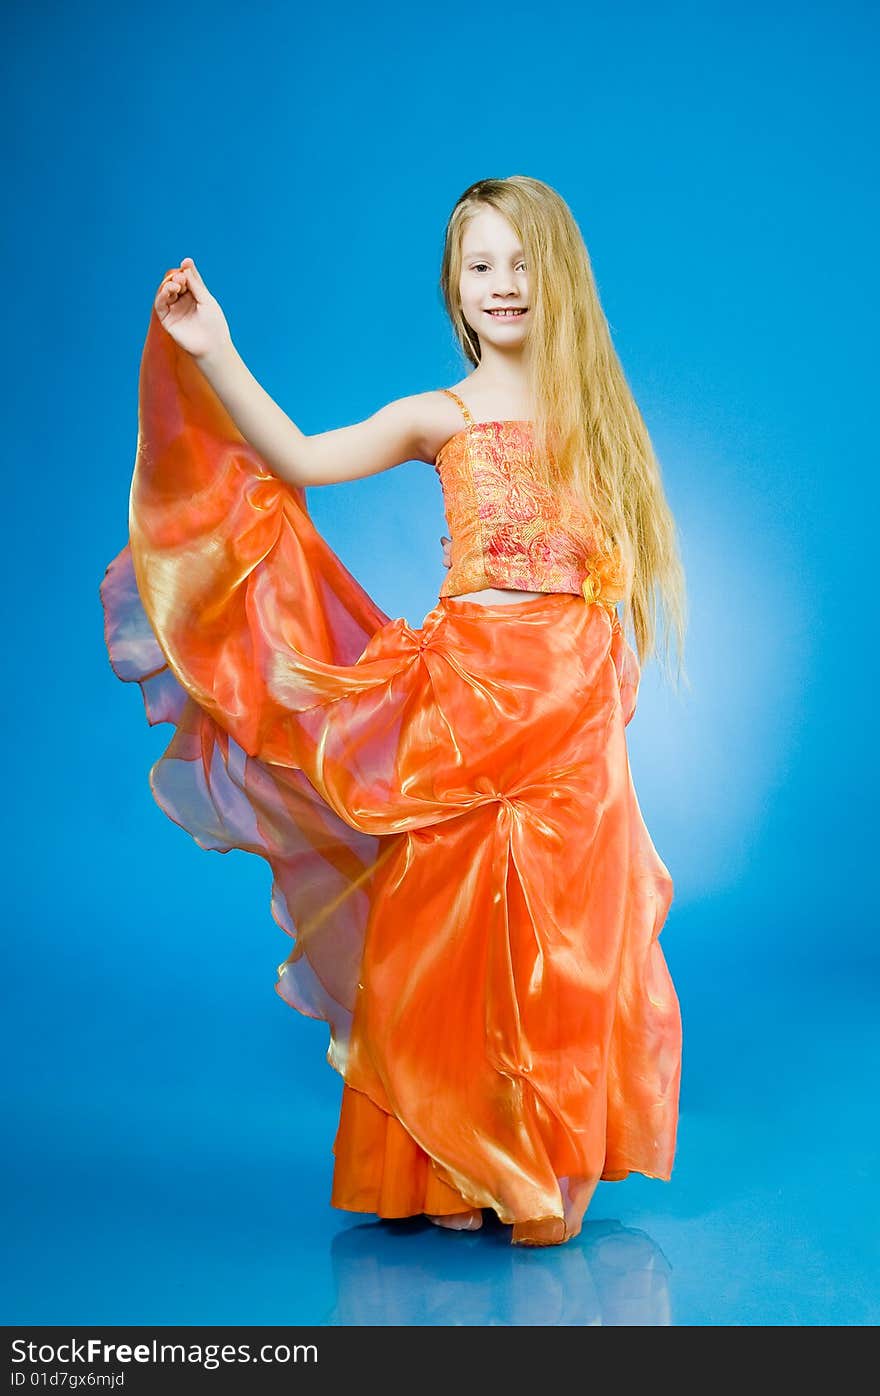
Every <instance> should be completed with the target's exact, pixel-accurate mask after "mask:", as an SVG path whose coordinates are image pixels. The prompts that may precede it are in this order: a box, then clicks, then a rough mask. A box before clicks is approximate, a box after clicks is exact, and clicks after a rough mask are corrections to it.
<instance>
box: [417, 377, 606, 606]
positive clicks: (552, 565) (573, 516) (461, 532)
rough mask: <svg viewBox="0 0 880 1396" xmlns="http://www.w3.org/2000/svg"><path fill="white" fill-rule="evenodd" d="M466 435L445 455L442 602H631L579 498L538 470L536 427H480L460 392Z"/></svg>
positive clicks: (440, 460)
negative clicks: (573, 597) (553, 595)
mask: <svg viewBox="0 0 880 1396" xmlns="http://www.w3.org/2000/svg"><path fill="white" fill-rule="evenodd" d="M441 391H442V392H444V393H446V394H447V395H448V396H449V397H451V398H452V399H453V400H454V401H455V402H457V403H458V405H459V407H460V408H461V411H462V413H463V415H464V420H465V425H464V428H463V429H462V430H461V431H459V432H456V433H455V435H454V436H451V437H450V438H449V440H448V441H447V442H446V443H445V444H444V445H443V446H442V447H441V449H440V451H439V452H438V454H437V458H436V461H435V463H434V468H435V470H436V471H437V474H438V476H439V478H440V484H441V488H442V490H443V503H444V509H445V513H446V522H447V524H448V526H449V534H450V538H451V540H452V566H451V567H450V568H449V571H448V572H447V575H446V577H445V578H444V581H443V584H442V586H441V588H440V595H441V596H458V595H460V594H461V593H462V592H468V591H482V590H483V589H484V588H485V587H498V588H501V589H507V590H510V589H514V590H518V591H570V592H575V593H582V594H583V596H584V598H585V600H587V601H598V602H600V603H601V604H602V605H605V606H607V607H608V608H609V609H613V607H614V605H615V603H616V602H617V601H619V600H620V599H621V598H622V597H623V595H624V576H623V569H622V567H621V566H620V564H619V558H618V557H617V555H615V557H614V558H613V559H608V558H605V557H602V558H600V557H599V556H598V555H597V554H596V553H595V552H594V551H593V549H592V546H591V538H592V530H591V528H590V520H589V518H588V517H587V515H586V513H585V511H584V509H583V507H582V506H581V504H580V502H579V501H578V500H577V499H576V498H575V496H574V495H563V496H560V495H559V494H558V493H557V492H556V491H551V490H549V489H548V488H547V486H546V484H545V483H544V482H543V480H542V479H541V478H540V476H539V475H538V473H537V472H536V470H535V469H534V454H533V451H532V431H531V428H532V423H531V422H528V421H515V420H510V421H495V422H475V421H474V420H473V418H472V416H471V414H470V411H469V410H468V408H467V407H466V406H465V404H464V403H463V402H462V400H461V398H460V397H459V396H458V394H457V393H454V392H453V391H452V389H451V388H443V389H441Z"/></svg>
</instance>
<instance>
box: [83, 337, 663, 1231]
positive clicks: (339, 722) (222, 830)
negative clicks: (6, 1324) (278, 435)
mask: <svg viewBox="0 0 880 1396" xmlns="http://www.w3.org/2000/svg"><path fill="white" fill-rule="evenodd" d="M101 599H102V602H103V605H104V612H105V638H106V642H107V647H108V651H109V655H110V660H111V663H112V665H113V668H114V671H115V672H116V674H117V675H118V677H119V678H120V679H122V680H124V681H127V682H137V683H138V684H139V685H140V688H141V691H142V694H143V698H144V703H145V707H146V713H147V718H148V720H149V722H150V723H151V724H152V723H159V722H168V723H171V724H172V725H173V727H174V729H175V730H174V735H173V737H172V739H171V741H170V743H169V745H168V748H167V750H166V751H165V752H164V753H163V755H162V756H161V757H160V758H159V760H158V761H157V762H156V763H155V765H154V766H153V768H152V770H151V772H150V783H151V789H152V791H153V794H154V796H155V799H156V800H157V802H158V804H159V805H160V806H161V808H162V809H163V810H164V811H165V812H166V813H167V814H168V815H169V817H170V818H171V819H173V820H175V821H176V822H177V823H178V824H180V825H181V826H182V827H183V828H184V829H186V830H187V831H188V832H189V833H190V834H191V835H192V836H193V838H194V839H195V840H196V841H197V842H198V843H199V844H200V846H201V847H203V848H206V849H214V850H218V851H220V852H225V851H227V850H229V849H231V848H238V849H244V850H246V851H249V852H251V853H255V854H257V855H258V856H260V857H263V858H265V859H266V860H267V862H268V863H269V865H270V867H271V870H272V874H273V882H272V903H271V909H272V913H273V915H274V916H275V918H276V920H277V921H278V923H279V925H280V926H281V927H282V928H283V929H284V930H285V931H286V932H287V933H288V935H289V936H290V937H291V938H292V939H293V947H292V950H291V953H290V955H289V957H288V959H287V960H286V961H285V962H284V963H283V964H282V965H280V966H279V975H278V979H277V982H276V989H277V991H278V993H279V994H280V995H281V997H282V998H283V999H285V1001H286V1002H287V1003H289V1004H290V1005H291V1006H292V1007H294V1008H296V1009H297V1010H298V1011H299V1012H301V1013H304V1014H306V1015H308V1016H311V1017H314V1018H319V1019H323V1020H326V1022H327V1023H328V1024H329V1029H330V1042H329V1047H328V1052H327V1056H328V1060H329V1061H330V1062H331V1064H332V1065H333V1066H334V1067H335V1068H336V1070H337V1071H338V1072H339V1073H340V1075H341V1077H342V1079H343V1081H344V1083H345V1084H344V1090H343V1103H342V1113H341V1116H340V1123H339V1131H338V1133H337V1137H336V1141H335V1144H334V1150H335V1154H336V1162H335V1172H334V1180H333V1194H332V1199H331V1200H332V1201H333V1203H334V1205H337V1206H340V1207H344V1208H346V1209H351V1210H355V1211H369V1212H374V1213H377V1214H379V1215H383V1216H403V1215H408V1214H411V1213H414V1212H419V1211H423V1210H425V1211H432V1212H452V1211H456V1210H461V1208H462V1207H463V1206H467V1207H471V1206H475V1207H491V1208H494V1210H495V1212H496V1213H497V1215H498V1216H499V1218H500V1219H501V1220H502V1221H505V1222H524V1221H529V1220H535V1219H541V1218H564V1219H565V1221H566V1223H567V1224H568V1225H572V1223H576V1222H577V1221H578V1220H579V1219H580V1217H582V1215H583V1211H584V1209H585V1208H586V1206H587V1205H588V1203H589V1199H590V1197H591V1195H592V1193H593V1191H594V1190H595V1187H596V1184H597V1182H598V1181H599V1179H600V1178H605V1179H618V1178H622V1177H624V1176H626V1174H627V1173H629V1172H631V1171H637V1172H641V1173H644V1174H648V1175H650V1176H653V1177H657V1178H669V1176H670V1174H671V1169H672V1163H673V1155H674V1150H675V1136H676V1125H677V1112H678V1091H679V1078H680V1067H681V1023H680V1015H679V1007H678V1001H677V998H676V995H675V991H674V988H673V985H672V981H671V978H670V975H669V972H668V969H667V966H666V962H665V959H664V956H663V953H662V951H661V948H660V945H659V943H658V937H659V934H660V931H661V929H662V926H663V923H664V921H665V918H666V914H667V911H668V908H669V905H670V901H671V898H672V882H671V879H670V876H669V873H668V871H667V869H666V867H665V866H664V864H663V862H662V861H661V859H660V857H659V855H658V854H657V852H656V850H655V849H654V847H653V844H652V842H651V839H650V837H649V835H648V831H647V829H646V827H645V824H644V822H643V819H642V816H641V813H640V810H639V806H638V802H637V799H636V795H635V791H634V789H633V785H632V780H631V775H630V769H629V763H628V758H627V751H626V740H625V731H624V729H625V726H626V724H627V723H628V722H629V720H630V719H631V717H632V714H633V711H634V709H635V704H636V696H637V691H638V684H639V668H638V663H637V659H636V656H635V654H634V652H633V651H632V649H631V648H630V646H629V645H628V643H627V642H626V640H625V639H624V636H623V634H622V631H621V627H620V624H619V621H618V618H617V616H616V615H614V614H613V613H611V612H609V610H608V609H607V608H606V607H604V606H602V605H599V604H595V603H592V604H590V603H588V602H587V601H585V599H584V596H583V595H575V594H572V593H568V592H549V593H547V594H546V595H545V596H541V597H539V598H538V599H528V600H526V601H524V602H516V603H509V604H496V605H488V606H484V605H482V604H480V603H478V602H474V601H468V600H465V599H463V598H458V597H452V596H446V597H440V598H438V602H437V605H436V606H435V607H434V609H433V610H431V611H430V612H429V614H428V615H427V616H426V617H425V619H424V621H423V624H422V625H421V626H419V627H412V626H410V625H409V624H408V623H407V622H406V621H405V620H404V619H390V618H389V617H387V616H386V615H384V614H383V612H382V611H381V610H380V609H379V607H378V606H377V605H376V604H375V602H373V601H372V600H371V599H370V597H369V596H368V595H367V593H366V592H365V591H364V589H363V588H362V587H361V586H360V585H359V584H358V583H357V581H356V580H355V579H354V577H352V576H351V574H350V573H349V572H348V571H347V570H346V569H345V567H344V566H343V564H342V562H341V561H340V560H339V558H338V557H337V556H336V555H335V554H334V553H333V552H332V550H331V549H330V548H329V546H328V545H327V543H326V542H325V541H324V540H323V539H322V538H321V536H320V535H319V534H318V533H317V531H316V530H315V528H314V526H313V524H312V522H311V520H310V519H309V516H308V513H307V510H306V505H305V499H304V494H303V492H302V491H301V490H297V489H294V488H291V487H289V486H287V485H285V484H284V483H283V482H281V481H280V480H279V479H278V478H277V477H275V476H274V475H273V474H272V473H271V472H270V471H269V469H268V468H267V467H266V465H265V464H264V463H263V462H262V461H261V460H260V458H259V456H258V455H257V454H256V453H255V451H254V450H253V449H252V448H251V447H250V446H249V445H248V444H247V443H246V442H245V441H244V440H243V438H242V437H241V435H240V434H239V432H238V431H237V429H236V427H235V425H234V423H233V422H232V420H231V418H230V417H229V415H228V413H227V412H226V411H225V409H224V407H223V405H222V403H221V402H220V400H219V399H218V397H217V395H216V394H215V393H214V392H213V390H212V388H211V387H210V385H209V383H208V382H207V380H206V379H205V378H204V376H203V375H202V374H201V373H200V371H199V368H198V365H197V363H196V361H195V360H193V359H192V358H191V357H190V356H189V355H188V354H187V353H186V352H185V351H183V350H181V349H180V348H179V347H178V346H177V345H176V344H175V342H174V340H173V339H172V338H171V336H170V335H168V334H167V333H166V332H165V331H164V330H163V328H162V326H161V324H160V323H159V320H158V318H157V317H156V315H155V312H153V314H152V316H151V321H150V327H149V331H148V334H147V340H146V344H145V347H144V353H143V359H142V363H141V376H140V395H139V434H138V448H137V457H136V462H135V468H134V477H133V480H132V487H131V497H130V509H129V542H128V544H127V545H126V547H125V548H123V550H122V551H121V552H120V554H119V555H118V556H117V557H116V558H115V559H114V561H113V562H112V563H111V564H110V566H109V567H108V569H107V571H106V574H105V576H104V579H103V581H102V584H101Z"/></svg>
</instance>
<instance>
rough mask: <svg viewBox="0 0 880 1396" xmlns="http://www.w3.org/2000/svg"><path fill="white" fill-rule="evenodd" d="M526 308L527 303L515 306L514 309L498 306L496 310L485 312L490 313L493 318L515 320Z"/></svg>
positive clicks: (523, 313)
mask: <svg viewBox="0 0 880 1396" xmlns="http://www.w3.org/2000/svg"><path fill="white" fill-rule="evenodd" d="M528 308H529V307H528V306H527V305H523V306H517V307H516V308H515V309H504V310H502V309H501V308H500V307H499V308H498V309H497V310H487V311H486V314H487V315H491V316H492V317H493V318H494V319H495V320H516V319H518V318H519V316H520V315H525V313H526V311H527V310H528Z"/></svg>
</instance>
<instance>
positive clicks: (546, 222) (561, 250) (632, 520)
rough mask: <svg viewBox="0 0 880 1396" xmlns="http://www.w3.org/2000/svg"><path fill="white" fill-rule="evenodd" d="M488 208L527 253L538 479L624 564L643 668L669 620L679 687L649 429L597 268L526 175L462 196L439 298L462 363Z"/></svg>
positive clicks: (561, 209)
mask: <svg viewBox="0 0 880 1396" xmlns="http://www.w3.org/2000/svg"><path fill="white" fill-rule="evenodd" d="M487 204H489V205H491V206H492V207H493V208H495V209H497V210H498V212H499V213H501V214H503V216H504V217H505V218H506V219H507V221H508V222H509V223H510V224H511V226H512V227H513V228H514V230H515V231H516V233H517V234H518V236H519V238H520V241H521V243H522V247H523V251H524V253H525V257H526V264H527V268H528V276H529V305H530V307H531V312H532V315H531V326H530V329H529V338H528V341H527V353H526V362H527V373H528V380H529V385H530V388H531V393H532V400H533V402H534V403H535V404H537V409H536V415H535V418H534V425H535V442H536V447H537V461H538V468H539V470H543V472H544V475H545V479H546V483H547V484H548V486H550V487H551V488H553V487H565V488H567V489H569V490H571V491H573V492H574V493H575V494H576V495H577V496H579V497H580V499H581V500H582V501H583V503H584V505H585V507H586V509H587V512H588V514H589V516H590V517H591V518H592V519H594V520H595V521H596V526H597V527H596V538H595V539H594V543H595V545H596V548H597V551H598V552H599V553H605V554H610V553H611V552H612V551H615V552H616V556H617V557H618V558H620V559H622V560H623V566H624V569H625V575H626V595H625V596H624V597H623V607H624V609H623V615H622V618H621V620H622V624H623V625H624V626H626V625H627V624H629V625H630V626H631V628H632V634H633V636H634V638H635V643H636V649H637V653H638V656H639V662H640V664H644V663H645V662H646V660H647V659H648V658H650V656H651V655H652V654H655V653H658V646H657V643H656V637H657V617H658V609H662V613H663V619H664V629H663V644H662V659H663V668H664V670H665V673H666V676H667V677H668V678H669V677H672V671H671V667H670V663H669V637H670V634H674V636H675V643H676V650H677V659H678V665H677V670H676V673H675V678H676V680H677V681H679V682H680V681H681V680H682V678H684V681H685V683H689V680H688V679H687V676H686V674H685V672H684V667H683V655H684V636H685V629H686V596H685V581H684V571H683V568H682V564H681V557H680V553H679V548H678V540H677V530H676V525H675V520H674V518H673V515H672V512H671V510H670V508H669V505H668V504H667V502H666V497H665V494H664V490H663V484H662V480H661V476H660V467H659V464H658V462H657V459H656V457H655V454H654V450H653V447H652V445H651V440H650V437H649V436H648V430H647V427H646V426H645V423H644V421H643V420H642V415H641V413H640V412H639V409H638V407H637V405H636V401H635V398H634V397H633V394H632V391H631V390H630V387H629V385H628V383H627V381H626V377H625V375H624V372H623V368H622V366H621V364H620V360H619V359H618V357H617V353H616V351H615V349H614V345H613V343H612V340H611V332H610V330H609V328H608V322H607V320H606V319H605V315H604V312H603V310H602V307H601V305H600V303H599V295H598V291H597V289H596V284H595V281H594V279H593V271H592V267H591V265H590V258H589V254H588V252H587V249H586V246H585V244H584V240H583V237H582V236H581V233H580V229H579V228H578V225H577V223H576V221H575V219H574V216H573V214H572V212H571V210H570V209H569V207H568V205H567V204H566V202H565V200H564V199H563V198H562V197H561V196H560V195H559V194H557V193H556V191H555V189H552V188H551V187H550V186H549V185H548V184H544V183H543V182H542V181H541V180H539V179H531V178H529V177H528V176H526V175H510V176H509V177H508V178H506V179H481V180H478V181H477V182H476V183H475V184H472V185H470V187H469V188H468V189H466V190H465V191H464V193H463V194H462V195H461V196H460V198H459V199H458V201H457V203H456V204H455V207H454V208H453V210H452V213H451V214H450V216H449V221H448V223H447V225H446V234H445V242H444V248H443V260H442V267H441V274H440V290H441V293H442V295H443V299H444V302H445V305H446V310H447V313H448V315H449V317H450V320H451V322H452V327H453V331H454V334H455V337H456V339H457V341H458V344H459V347H460V348H461V351H462V353H463V354H464V356H465V358H466V359H467V360H468V361H469V362H470V363H471V364H473V365H474V366H476V365H477V364H478V363H479V362H480V342H479V339H478V337H477V335H476V333H475V331H474V330H473V329H472V328H471V327H470V325H469V324H468V323H467V321H466V320H465V318H464V315H463V314H462V309H461V305H460V301H459V282H460V277H461V266H462V256H461V243H462V235H463V232H464V228H465V225H466V224H467V222H468V220H469V219H470V218H472V217H473V215H474V214H475V213H478V212H479V211H480V209H481V207H483V206H485V205H487Z"/></svg>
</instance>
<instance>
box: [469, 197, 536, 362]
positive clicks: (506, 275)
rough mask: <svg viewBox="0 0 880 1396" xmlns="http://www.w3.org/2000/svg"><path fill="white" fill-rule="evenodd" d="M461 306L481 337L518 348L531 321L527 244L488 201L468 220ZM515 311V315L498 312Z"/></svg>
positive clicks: (500, 344) (502, 346)
mask: <svg viewBox="0 0 880 1396" xmlns="http://www.w3.org/2000/svg"><path fill="white" fill-rule="evenodd" d="M459 295H460V297H461V308H462V312H463V314H464V318H465V320H467V322H468V324H469V325H470V327H471V329H472V330H475V331H476V333H477V335H479V338H480V340H481V341H486V342H488V343H490V344H492V345H494V346H496V347H497V348H498V349H511V348H519V347H520V346H521V345H522V343H523V341H524V340H525V337H526V333H527V329H528V320H529V280H528V274H527V268H526V264H525V260H524V257H523V249H522V248H521V247H520V245H519V239H518V238H517V235H516V233H515V232H514V230H513V228H512V227H511V226H510V224H509V223H508V221H507V219H506V218H505V217H504V215H503V214H501V213H499V212H498V210H497V209H496V208H492V207H491V206H488V205H487V206H486V207H484V208H482V209H480V210H479V212H478V213H475V214H474V216H473V217H472V218H470V219H469V220H468V222H467V223H466V224H465V228H464V232H463V234H462V239H461V280H460V282H459ZM505 310H512V311H515V312H518V313H515V314H507V315H505V314H503V313H502V314H499V313H498V312H503V311H505Z"/></svg>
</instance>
